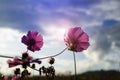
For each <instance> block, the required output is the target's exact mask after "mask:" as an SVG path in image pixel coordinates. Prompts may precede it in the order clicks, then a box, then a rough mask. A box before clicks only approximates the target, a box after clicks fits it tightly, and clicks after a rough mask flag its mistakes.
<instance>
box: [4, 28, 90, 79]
mask: <svg viewBox="0 0 120 80" xmlns="http://www.w3.org/2000/svg"><path fill="white" fill-rule="evenodd" d="M21 42H22V43H24V44H25V45H26V46H27V51H26V52H24V53H22V57H14V58H13V60H10V59H9V60H8V61H7V63H8V65H9V67H14V66H17V65H22V67H23V68H24V71H23V72H22V75H21V77H22V78H25V77H26V76H28V75H30V73H29V72H28V70H27V67H30V68H32V69H34V70H37V69H35V64H33V65H32V66H30V63H38V64H41V59H46V58H49V59H50V60H49V63H50V64H53V63H54V61H55V60H54V58H53V57H55V56H58V55H60V54H61V53H63V52H64V51H65V50H66V49H68V50H70V51H73V53H74V52H81V51H83V50H86V49H87V48H88V47H89V37H88V35H87V34H86V33H85V32H84V31H83V30H82V29H81V28H80V27H73V28H70V29H68V31H67V32H66V33H65V35H64V42H65V44H66V46H67V48H65V49H64V50H63V51H61V52H60V53H59V54H55V55H53V56H47V57H43V58H37V59H33V57H31V56H30V55H29V53H28V51H29V50H30V51H32V52H35V51H39V50H40V49H41V48H42V46H43V36H42V35H41V34H39V33H38V32H37V31H28V33H27V35H24V36H23V37H22V38H21ZM74 55H75V54H74ZM74 58H75V56H74ZM74 60H75V59H74ZM37 71H39V73H40V75H41V74H42V73H45V74H46V76H49V73H51V74H52V77H53V75H55V69H54V67H53V66H52V65H51V66H50V67H48V68H45V67H44V66H42V67H41V68H40V69H39V70H37ZM14 74H15V76H13V78H12V80H19V77H20V76H18V75H19V74H20V69H19V68H17V69H16V70H15V71H14ZM75 74H76V65H75ZM5 78H6V77H5ZM5 80H7V79H5ZM22 80H24V79H22Z"/></svg>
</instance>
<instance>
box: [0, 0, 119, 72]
mask: <svg viewBox="0 0 120 80" xmlns="http://www.w3.org/2000/svg"><path fill="white" fill-rule="evenodd" d="M119 4H120V0H0V55H7V56H21V53H22V52H24V51H26V46H25V45H24V44H22V43H21V37H22V36H23V35H25V34H26V33H27V32H28V31H29V30H37V31H38V32H39V33H40V34H42V35H43V37H44V46H43V47H42V49H41V51H37V52H35V53H33V52H30V55H31V56H33V57H34V58H39V57H43V56H48V55H54V54H57V53H59V52H60V51H62V50H63V49H64V48H65V47H66V46H65V44H64V40H63V39H64V33H65V31H66V30H67V29H69V28H70V27H75V26H79V27H81V28H82V29H83V30H85V32H86V33H88V35H89V37H90V47H89V48H88V50H86V51H83V52H79V53H76V58H77V73H82V72H86V71H91V70H101V69H103V70H111V69H114V70H120V60H119V57H120V53H119V52H120V36H119V34H120V31H119V30H120V5H119ZM55 59H56V62H55V64H54V66H55V68H56V71H57V72H58V73H59V72H60V73H64V72H69V71H70V72H72V73H74V72H73V55H72V52H70V51H68V50H67V51H65V52H64V53H63V54H61V55H60V56H57V57H56V58H55ZM6 60H7V59H4V58H1V57H0V71H1V72H2V73H3V74H9V73H12V72H13V69H11V68H8V65H7V64H6ZM42 65H45V66H49V64H48V63H47V60H43V63H42V64H41V65H37V66H38V67H40V66H42ZM17 67H20V66H17ZM5 72H8V73H5ZM36 73H37V72H36Z"/></svg>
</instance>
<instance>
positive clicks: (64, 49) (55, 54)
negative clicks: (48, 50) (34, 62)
mask: <svg viewBox="0 0 120 80" xmlns="http://www.w3.org/2000/svg"><path fill="white" fill-rule="evenodd" d="M66 49H67V48H65V49H63V50H62V51H61V52H60V53H58V54H55V55H52V56H47V57H42V58H37V59H46V58H50V57H56V56H58V55H60V54H62V53H63V52H64V51H65V50H66Z"/></svg>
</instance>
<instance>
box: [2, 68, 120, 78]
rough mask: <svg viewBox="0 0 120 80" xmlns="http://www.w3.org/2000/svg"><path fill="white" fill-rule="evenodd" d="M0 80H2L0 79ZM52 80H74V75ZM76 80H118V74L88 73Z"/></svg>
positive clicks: (119, 76) (113, 72)
mask: <svg viewBox="0 0 120 80" xmlns="http://www.w3.org/2000/svg"><path fill="white" fill-rule="evenodd" d="M0 80H3V79H2V78H0ZM28 80H48V79H46V78H45V77H39V76H34V77H30V78H29V79H28ZM53 80H74V75H69V76H64V75H63V76H57V75H56V77H55V79H53ZM77 80H120V72H119V71H115V70H109V71H104V70H100V71H89V72H85V73H83V74H79V75H77Z"/></svg>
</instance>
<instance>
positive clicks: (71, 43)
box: [64, 27, 90, 52]
mask: <svg viewBox="0 0 120 80" xmlns="http://www.w3.org/2000/svg"><path fill="white" fill-rule="evenodd" d="M88 41H89V36H88V35H87V34H86V33H85V32H84V31H83V30H82V29H81V28H80V27H74V28H70V29H69V30H68V31H67V32H66V33H65V35H64V42H65V44H66V45H67V47H68V49H69V50H71V51H75V52H81V51H83V50H86V49H87V48H88V47H89V45H90V44H89V42H88Z"/></svg>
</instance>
